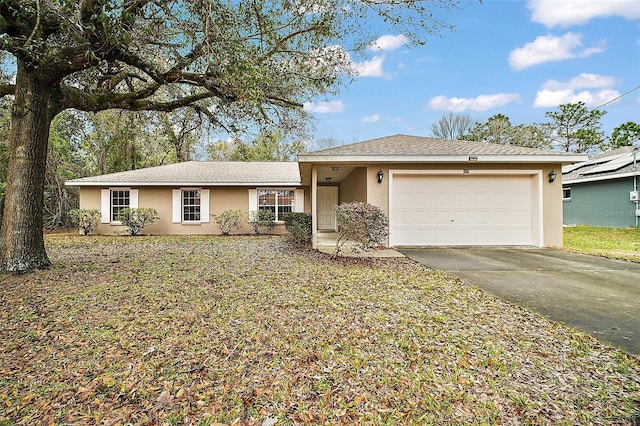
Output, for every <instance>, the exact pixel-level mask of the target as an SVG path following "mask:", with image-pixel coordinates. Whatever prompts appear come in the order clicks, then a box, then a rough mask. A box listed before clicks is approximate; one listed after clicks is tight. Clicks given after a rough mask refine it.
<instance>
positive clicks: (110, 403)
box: [0, 235, 640, 426]
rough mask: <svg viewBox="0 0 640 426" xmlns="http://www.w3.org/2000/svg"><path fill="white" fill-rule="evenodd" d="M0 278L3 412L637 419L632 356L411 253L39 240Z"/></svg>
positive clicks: (473, 420) (226, 241)
mask: <svg viewBox="0 0 640 426" xmlns="http://www.w3.org/2000/svg"><path fill="white" fill-rule="evenodd" d="M47 245H48V251H49V254H50V256H51V258H52V260H53V262H54V266H53V267H52V268H51V269H50V270H47V271H40V272H36V273H33V274H29V275H25V276H2V277H0V279H1V280H2V283H1V297H2V310H1V311H0V312H1V313H0V424H2V425H4V424H16V425H22V424H25V425H26V424H70V425H73V424H134V425H155V424H166V425H178V424H199V425H217V424H239V425H265V426H269V425H271V426H273V425H276V424H277V425H287V424H534V425H535V424H545V425H546V424H628V423H630V422H631V419H632V418H633V416H634V415H635V416H637V415H638V410H639V408H638V404H639V403H640V391H639V389H640V383H639V379H638V378H639V377H640V365H639V362H638V359H637V358H635V357H632V356H629V355H626V354H624V353H622V352H620V351H618V350H615V349H613V348H611V347H608V346H606V345H602V344H600V343H598V342H597V341H595V340H594V339H592V338H591V337H589V336H587V335H585V334H582V333H579V332H576V331H574V330H572V329H569V328H567V327H564V326H562V325H559V324H556V323H552V322H549V321H547V320H545V319H544V318H542V317H540V316H538V315H534V314H532V313H530V312H527V311H525V310H523V309H519V308H516V307H513V306H511V305H509V304H507V303H504V302H501V301H499V300H497V299H495V298H493V297H492V296H489V295H487V294H485V293H483V292H482V291H480V290H478V289H476V288H473V287H470V286H467V285H464V284H463V283H461V282H459V281H457V280H456V279H454V278H452V277H450V276H447V275H444V274H442V273H440V272H437V271H432V270H429V269H427V268H425V267H423V266H420V265H418V264H416V263H414V262H412V261H410V260H408V259H358V258H340V259H337V260H332V259H330V257H329V256H325V255H322V254H320V253H317V252H314V251H310V250H307V251H305V250H299V249H292V248H291V247H289V246H288V245H287V244H286V243H285V242H284V241H283V240H282V239H280V238H278V237H233V238H219V237H207V236H202V237H197V236H182V237H136V238H124V237H114V238H109V237H87V238H80V237H65V236H60V235H51V236H47Z"/></svg>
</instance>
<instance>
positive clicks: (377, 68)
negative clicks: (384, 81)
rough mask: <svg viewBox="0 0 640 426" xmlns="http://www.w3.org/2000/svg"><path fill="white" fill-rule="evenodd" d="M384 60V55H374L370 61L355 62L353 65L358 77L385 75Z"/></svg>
mask: <svg viewBox="0 0 640 426" xmlns="http://www.w3.org/2000/svg"><path fill="white" fill-rule="evenodd" d="M383 62H384V56H374V57H373V58H372V59H371V60H370V61H364V62H360V63H355V62H354V63H353V67H354V69H355V73H356V75H357V76H358V77H384V75H385V74H384V70H383V69H382V63H383Z"/></svg>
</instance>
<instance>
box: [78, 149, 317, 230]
mask: <svg viewBox="0 0 640 426" xmlns="http://www.w3.org/2000/svg"><path fill="white" fill-rule="evenodd" d="M66 184H67V185H71V186H78V187H80V208H83V209H99V210H100V212H101V223H100V225H99V226H98V228H97V229H96V230H95V231H94V233H96V234H118V233H122V232H123V231H124V229H123V227H122V225H121V224H120V222H118V221H117V216H118V212H119V211H120V210H121V209H123V208H125V207H130V208H137V207H150V208H155V209H156V210H157V212H158V216H159V219H158V220H157V221H156V222H155V223H153V224H152V225H150V226H149V227H147V228H145V229H144V232H145V233H146V234H152V235H159V234H219V233H220V230H219V229H218V227H217V225H216V223H215V221H214V220H212V218H211V215H212V214H220V213H222V212H223V211H225V210H240V211H242V212H244V213H245V215H246V216H248V213H249V212H251V211H256V210H258V208H259V207H258V206H261V207H260V208H265V209H270V210H272V211H273V212H274V213H275V215H276V220H278V219H280V218H281V216H282V215H283V214H284V213H287V212H304V211H310V210H309V209H310V205H311V203H310V200H309V196H310V192H309V190H308V189H307V190H305V188H303V187H302V185H301V183H300V171H299V169H298V163H296V162H199V161H188V162H185V163H177V164H169V165H165V166H158V167H149V168H146V169H139V170H130V171H126V172H119V173H110V174H106V175H101V176H92V177H85V178H80V179H74V180H70V181H67V182H66ZM278 221H279V220H278ZM277 231H280V232H282V226H280V227H278V228H277ZM238 232H240V233H251V232H253V228H252V227H251V225H250V224H249V223H248V222H247V220H245V221H244V225H243V228H241V229H240V230H239V231H238Z"/></svg>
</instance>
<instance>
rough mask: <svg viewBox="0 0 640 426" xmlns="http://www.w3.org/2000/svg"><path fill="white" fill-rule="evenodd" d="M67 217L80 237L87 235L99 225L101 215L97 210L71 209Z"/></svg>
mask: <svg viewBox="0 0 640 426" xmlns="http://www.w3.org/2000/svg"><path fill="white" fill-rule="evenodd" d="M69 216H70V217H71V223H73V224H74V225H75V226H77V227H78V231H79V232H80V234H81V235H89V234H91V233H92V232H93V231H94V229H96V227H97V226H98V224H99V223H100V216H101V214H100V210H98V209H73V210H70V211H69Z"/></svg>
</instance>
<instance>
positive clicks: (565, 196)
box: [562, 186, 571, 200]
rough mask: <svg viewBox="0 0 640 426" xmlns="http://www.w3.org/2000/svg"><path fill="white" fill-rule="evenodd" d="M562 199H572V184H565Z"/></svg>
mask: <svg viewBox="0 0 640 426" xmlns="http://www.w3.org/2000/svg"><path fill="white" fill-rule="evenodd" d="M562 199H563V200H570V199H571V187H570V186H565V187H564V188H562Z"/></svg>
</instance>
